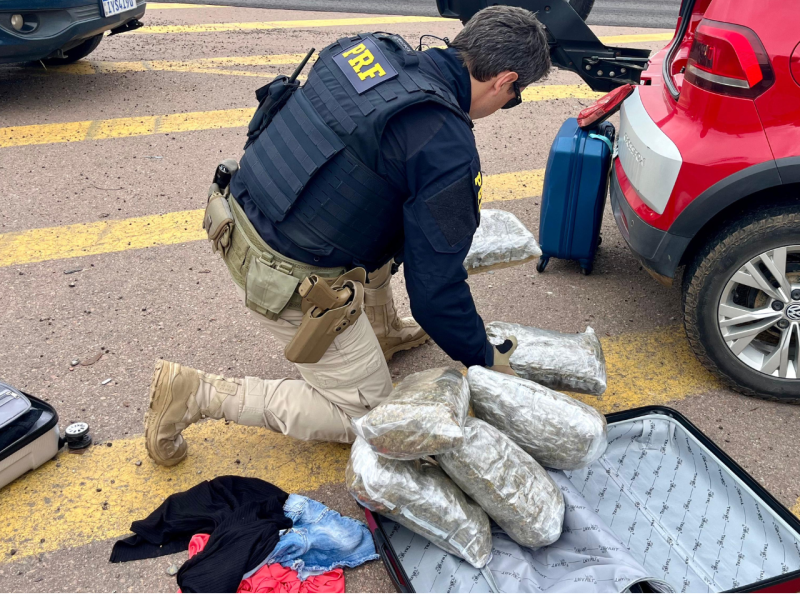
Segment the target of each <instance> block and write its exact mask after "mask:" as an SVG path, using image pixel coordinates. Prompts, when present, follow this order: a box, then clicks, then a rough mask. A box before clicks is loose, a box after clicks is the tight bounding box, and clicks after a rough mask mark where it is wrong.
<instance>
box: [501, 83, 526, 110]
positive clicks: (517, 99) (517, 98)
mask: <svg viewBox="0 0 800 600" xmlns="http://www.w3.org/2000/svg"><path fill="white" fill-rule="evenodd" d="M511 85H512V86H513V88H514V94H515V97H514V98H512V99H511V100H509V101H508V102H506V103H505V104H504V105H503V110H505V109H508V108H514V107H515V106H519V105H520V104H522V90H521V89H520V88H519V83H517V82H516V81H515V82H514V83H512V84H511Z"/></svg>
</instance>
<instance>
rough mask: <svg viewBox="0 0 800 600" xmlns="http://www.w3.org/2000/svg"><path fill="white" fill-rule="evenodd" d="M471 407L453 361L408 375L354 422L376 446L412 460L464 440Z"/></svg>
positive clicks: (391, 453)
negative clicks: (386, 396)
mask: <svg viewBox="0 0 800 600" xmlns="http://www.w3.org/2000/svg"><path fill="white" fill-rule="evenodd" d="M468 411H469V386H468V385H467V380H466V378H465V377H464V376H463V375H462V374H461V373H460V372H459V371H457V370H455V369H453V368H450V367H448V368H439V369H429V370H427V371H421V372H420V373H414V374H413V375H409V376H408V377H406V378H405V379H403V381H401V382H400V383H399V384H398V386H397V387H396V388H394V390H392V393H391V394H389V397H388V398H387V399H386V400H384V401H383V402H382V403H381V404H380V405H378V406H376V407H375V408H373V409H372V410H371V411H369V412H368V413H367V414H366V415H364V416H363V417H361V418H359V419H356V420H355V421H353V428H354V429H355V431H356V433H357V434H358V435H359V436H361V437H362V438H364V439H365V440H366V441H367V443H368V444H369V445H370V446H372V449H373V450H375V451H376V452H378V453H380V454H383V455H384V456H389V457H391V458H399V459H404V460H409V459H412V458H422V457H423V456H431V455H434V454H439V453H440V452H447V451H448V450H452V449H453V448H456V447H458V446H460V445H461V444H462V443H463V441H464V419H466V418H467V412H468Z"/></svg>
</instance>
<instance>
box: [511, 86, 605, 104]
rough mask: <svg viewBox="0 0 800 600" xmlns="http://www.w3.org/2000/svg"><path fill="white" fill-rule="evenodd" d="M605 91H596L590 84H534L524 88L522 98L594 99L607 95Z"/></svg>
mask: <svg viewBox="0 0 800 600" xmlns="http://www.w3.org/2000/svg"><path fill="white" fill-rule="evenodd" d="M605 95H606V93H605V92H594V91H592V88H590V87H589V86H588V85H584V84H578V85H534V86H529V87H526V88H525V89H524V90H522V100H523V101H525V102H541V101H542V100H556V99H558V98H583V99H586V100H594V99H596V98H602V97H603V96H605Z"/></svg>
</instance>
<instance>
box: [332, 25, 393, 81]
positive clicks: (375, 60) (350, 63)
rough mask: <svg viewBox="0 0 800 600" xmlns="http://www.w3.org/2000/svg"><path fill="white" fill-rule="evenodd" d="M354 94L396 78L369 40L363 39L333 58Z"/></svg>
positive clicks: (383, 55)
mask: <svg viewBox="0 0 800 600" xmlns="http://www.w3.org/2000/svg"><path fill="white" fill-rule="evenodd" d="M333 62H335V63H336V66H337V67H339V68H340V69H341V70H342V73H344V76H345V77H347V81H349V82H350V83H351V84H352V85H353V87H354V88H355V89H356V92H358V93H359V94H363V93H364V92H366V91H367V90H369V89H372V88H374V87H375V86H376V85H378V84H379V83H382V82H384V81H387V80H389V79H391V78H392V77H396V76H397V70H396V69H395V68H394V67H393V66H392V64H391V63H390V62H389V59H388V58H386V55H385V54H384V53H383V51H382V50H381V49H380V48H379V47H378V45H377V44H376V43H375V42H374V41H373V40H371V39H369V38H365V39H363V40H361V41H360V42H358V43H357V44H355V45H353V46H351V47H349V48H347V49H346V50H345V51H344V52H342V53H341V54H338V55H337V56H334V57H333Z"/></svg>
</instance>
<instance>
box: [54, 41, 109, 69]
mask: <svg viewBox="0 0 800 600" xmlns="http://www.w3.org/2000/svg"><path fill="white" fill-rule="evenodd" d="M102 39H103V34H102V33H100V34H98V35H96V36H94V37H91V38H89V39H88V40H84V41H82V42H81V43H80V44H78V45H77V46H75V47H74V48H70V49H69V50H66V51H65V52H64V54H65V56H64V58H45V59H44V60H43V61H42V62H43V63H44V64H46V65H69V64H71V63H74V62H75V61H78V60H80V59H82V58H85V57H86V56H89V54H91V53H92V52H94V49H95V48H97V47H98V46H99V45H100V42H101V41H102Z"/></svg>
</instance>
